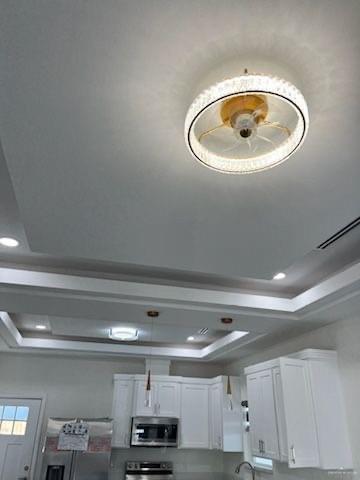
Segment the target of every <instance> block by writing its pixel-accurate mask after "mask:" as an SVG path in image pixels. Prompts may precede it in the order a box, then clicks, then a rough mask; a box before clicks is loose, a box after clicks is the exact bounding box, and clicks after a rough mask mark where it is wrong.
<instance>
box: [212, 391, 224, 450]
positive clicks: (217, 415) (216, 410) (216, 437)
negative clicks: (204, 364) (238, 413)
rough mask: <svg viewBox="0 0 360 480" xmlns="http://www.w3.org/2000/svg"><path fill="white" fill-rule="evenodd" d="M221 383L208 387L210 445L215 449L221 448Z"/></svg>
mask: <svg viewBox="0 0 360 480" xmlns="http://www.w3.org/2000/svg"><path fill="white" fill-rule="evenodd" d="M222 397H223V385H222V383H221V384H220V383H219V384H216V385H211V387H210V447H211V448H213V449H215V450H222V448H223V441H222V440H223V434H222V420H223V411H222V410H223V402H222Z"/></svg>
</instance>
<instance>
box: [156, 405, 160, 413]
mask: <svg viewBox="0 0 360 480" xmlns="http://www.w3.org/2000/svg"><path fill="white" fill-rule="evenodd" d="M157 406H158V411H157V414H158V415H160V403H158V404H157Z"/></svg>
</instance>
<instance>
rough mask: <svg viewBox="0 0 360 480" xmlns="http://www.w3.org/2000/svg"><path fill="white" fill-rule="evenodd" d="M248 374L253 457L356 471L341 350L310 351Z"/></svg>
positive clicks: (260, 366)
mask: <svg viewBox="0 0 360 480" xmlns="http://www.w3.org/2000/svg"><path fill="white" fill-rule="evenodd" d="M245 374H246V375H247V389H248V401H249V420H250V436H251V449H252V452H253V454H255V455H260V456H264V457H269V458H279V459H280V461H286V462H287V463H288V465H289V467H290V468H305V467H313V468H321V469H326V470H331V469H333V470H336V469H351V468H352V458H351V448H350V443H349V437H348V430H347V424H346V414H345V408H344V402H343V398H342V392H341V387H340V378H339V371H338V367H337V355H336V352H332V351H323V350H313V349H307V350H303V351H301V352H297V353H295V354H293V355H289V356H288V357H281V358H278V359H275V360H271V361H269V362H264V363H262V364H258V365H253V366H250V367H247V368H246V369H245ZM273 412H275V415H273ZM274 419H275V428H274ZM261 440H263V441H264V443H265V445H264V444H263V443H262V442H261ZM276 449H278V450H277V452H278V453H277V457H276V456H274V455H273V454H274V452H275V451H276ZM271 452H272V453H271Z"/></svg>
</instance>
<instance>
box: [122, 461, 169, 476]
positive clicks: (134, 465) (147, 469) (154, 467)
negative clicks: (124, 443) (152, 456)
mask: <svg viewBox="0 0 360 480" xmlns="http://www.w3.org/2000/svg"><path fill="white" fill-rule="evenodd" d="M125 472H126V474H125V480H172V479H173V464H172V462H126V465H125Z"/></svg>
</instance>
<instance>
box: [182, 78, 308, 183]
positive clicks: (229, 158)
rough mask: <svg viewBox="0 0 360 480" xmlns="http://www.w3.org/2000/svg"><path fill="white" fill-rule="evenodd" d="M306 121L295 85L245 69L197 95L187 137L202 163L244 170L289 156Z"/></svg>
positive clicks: (229, 170) (260, 167)
mask: <svg viewBox="0 0 360 480" xmlns="http://www.w3.org/2000/svg"><path fill="white" fill-rule="evenodd" d="M308 126H309V114H308V108H307V104H306V101H305V99H304V97H303V95H302V94H301V92H300V91H299V90H298V89H297V88H296V87H295V86H294V85H292V84H291V83H289V82H287V81H285V80H282V79H280V78H277V77H272V76H269V75H262V74H248V73H247V71H246V70H245V74H244V75H241V76H239V77H235V78H230V79H228V80H225V81H223V82H220V83H217V84H215V85H213V86H211V87H210V88H208V89H207V90H204V91H203V92H202V93H201V94H200V95H199V96H198V97H196V98H195V100H194V101H193V103H192V104H191V106H190V108H189V110H188V113H187V115H186V120H185V139H186V143H187V146H188V148H189V149H190V152H191V153H192V155H193V156H194V157H195V158H196V159H197V160H199V161H200V162H201V163H202V164H203V165H205V166H207V167H209V168H211V169H213V170H217V171H219V172H223V173H233V174H245V173H254V172H260V171H262V170H267V169H268V168H271V167H274V166H276V165H279V164H280V163H282V162H284V161H285V160H287V159H288V158H289V157H290V155H292V154H293V153H294V152H295V151H296V150H297V149H298V148H299V147H300V145H301V144H302V142H303V141H304V138H305V136H306V133H307V129H308Z"/></svg>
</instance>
